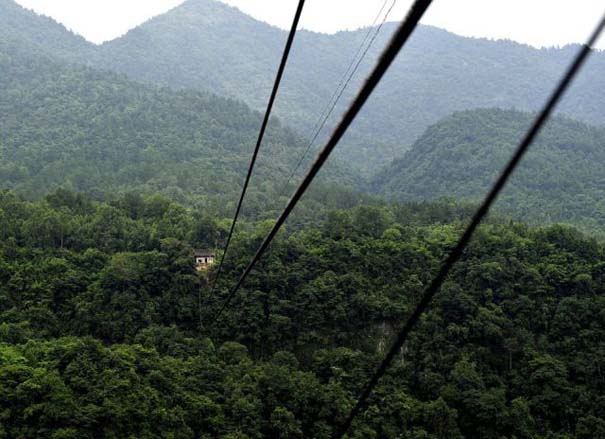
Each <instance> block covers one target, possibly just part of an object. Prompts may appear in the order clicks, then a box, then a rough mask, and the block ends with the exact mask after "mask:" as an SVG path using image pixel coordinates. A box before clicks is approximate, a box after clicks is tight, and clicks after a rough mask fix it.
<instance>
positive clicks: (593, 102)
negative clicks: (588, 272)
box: [0, 0, 605, 171]
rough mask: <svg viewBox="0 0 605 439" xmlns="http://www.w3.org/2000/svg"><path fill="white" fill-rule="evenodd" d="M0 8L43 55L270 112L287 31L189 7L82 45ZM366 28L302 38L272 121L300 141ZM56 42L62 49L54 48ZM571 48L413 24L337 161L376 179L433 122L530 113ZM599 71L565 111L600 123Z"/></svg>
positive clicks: (207, 2) (208, 5)
mask: <svg viewBox="0 0 605 439" xmlns="http://www.w3.org/2000/svg"><path fill="white" fill-rule="evenodd" d="M11 4H12V7H10V6H11ZM7 7H8V10H9V12H10V14H11V15H10V19H9V20H8V21H7V20H6V19H5V20H4V22H3V23H4V24H5V29H7V30H8V33H9V34H13V35H20V36H21V35H22V34H25V35H23V36H22V37H20V39H23V40H27V41H31V40H35V42H36V43H39V48H40V50H43V51H47V52H51V53H52V54H53V55H57V54H59V55H62V56H63V57H64V58H67V59H69V60H70V61H78V62H86V63H87V64H89V65H92V66H97V67H102V68H107V69H111V70H114V71H117V72H121V73H125V74H127V75H128V76H129V77H131V78H133V79H136V80H140V81H146V82H152V83H156V84H160V85H164V86H168V87H172V88H195V89H198V90H203V91H210V92H212V93H216V94H219V95H223V96H228V97H234V98H237V99H241V100H243V101H244V102H246V103H247V104H248V105H251V106H252V107H253V108H256V109H262V108H263V107H264V105H265V104H266V101H267V98H268V96H269V91H270V87H271V83H272V81H273V77H274V74H275V71H276V69H277V65H278V62H279V57H280V55H281V51H282V49H283V44H284V42H285V39H286V33H285V32H284V31H282V30H279V29H277V28H275V27H272V26H269V25H267V24H265V23H262V22H259V21H257V20H254V19H252V18H251V17H249V16H247V15H245V14H243V13H241V12H240V11H238V10H237V9H234V8H232V7H229V6H227V5H225V4H223V3H220V2H218V1H216V0H188V1H186V2H185V3H184V4H182V5H181V6H179V7H177V8H175V9H173V10H171V11H169V12H168V13H166V14H164V15H161V16H159V17H156V18H154V19H152V20H150V21H148V22H147V23H144V24H143V25H141V26H139V27H138V28H136V29H134V30H132V31H131V32H129V33H127V34H126V35H125V36H123V37H121V38H118V39H116V40H114V41H111V42H108V43H105V44H104V45H102V46H100V47H97V46H93V45H92V44H87V45H86V44H84V45H83V44H82V41H81V39H80V38H78V37H75V36H74V35H72V34H70V33H68V32H67V31H64V32H63V35H62V36H59V35H58V34H60V33H61V32H60V29H59V28H60V26H59V25H57V24H56V23H50V21H49V20H48V19H44V18H39V23H38V24H37V25H36V20H35V17H33V16H32V15H33V14H31V13H26V12H25V11H22V13H21V14H17V13H16V11H15V9H19V7H18V6H16V5H14V4H13V3H12V0H1V1H0V23H2V20H3V19H2V18H1V17H2V16H3V15H5V14H6V12H5V10H6V9H7ZM393 18H395V17H393ZM33 29H35V30H33ZM393 29H394V24H392V23H391V24H387V25H386V26H385V27H384V29H383V31H382V32H381V34H380V35H379V37H378V38H377V40H376V42H375V44H374V46H373V49H372V50H371V51H370V53H369V55H368V57H367V59H366V61H365V62H364V63H363V64H362V68H361V69H360V71H359V73H358V75H357V77H356V78H355V79H354V80H353V81H352V83H351V86H350V88H349V90H348V91H347V92H346V93H345V95H344V98H343V99H342V105H341V107H340V109H341V110H342V109H343V108H344V105H346V104H347V103H348V101H349V99H350V98H351V97H352V96H353V92H354V91H356V89H357V88H358V86H359V84H360V81H361V80H362V79H363V77H364V76H365V72H367V71H368V70H369V68H370V66H371V65H372V64H373V62H374V60H375V57H376V56H377V54H378V52H379V50H380V49H381V48H382V47H383V46H384V45H385V43H386V41H387V39H388V37H389V36H390V34H391V33H392V32H393ZM0 32H1V31H0ZM366 32H367V29H361V30H358V31H353V32H339V33H337V34H335V35H326V34H317V33H313V32H307V31H302V32H299V33H298V35H297V38H296V41H295V44H294V48H293V51H292V56H291V59H290V63H289V65H288V69H287V71H286V75H285V77H284V83H283V86H282V88H281V91H280V96H279V99H278V101H277V106H276V115H278V116H279V117H281V118H282V120H284V122H285V124H286V125H289V126H292V127H294V128H296V129H297V130H298V131H299V133H300V134H302V135H303V136H307V137H308V134H309V132H310V130H311V127H312V126H313V125H314V124H315V121H316V119H317V118H318V117H319V114H320V112H321V111H322V109H323V108H324V106H325V104H326V100H327V99H328V97H329V96H331V95H332V92H333V90H334V88H335V87H336V85H337V84H338V82H339V79H340V77H341V75H342V73H343V72H344V70H345V69H346V68H347V66H348V64H349V61H350V59H351V58H352V56H353V54H354V53H355V51H356V50H357V48H358V46H359V44H360V43H361V41H362V40H363V38H364V36H365V35H366ZM53 41H59V42H61V43H60V44H59V47H58V48H57V47H55V46H56V45H57V44H58V43H57V44H54V43H53V44H51V43H52V42H53ZM575 49H576V48H575V47H565V48H562V49H543V50H538V49H534V48H531V47H529V46H525V45H521V44H517V43H513V42H510V41H490V40H486V39H474V38H463V37H459V36H456V35H453V34H451V33H449V32H446V31H443V30H440V29H437V28H433V27H426V26H424V27H420V28H419V29H418V30H417V32H416V33H415V34H414V36H413V38H412V40H411V41H410V44H409V45H408V46H407V47H406V49H405V50H404V52H403V53H402V54H401V55H400V57H399V59H398V60H397V61H396V62H395V64H394V65H393V67H392V68H391V71H390V72H389V73H388V74H387V76H386V77H385V79H384V81H383V82H382V84H381V85H380V87H379V88H378V90H377V92H376V93H375V94H374V96H373V97H372V99H371V100H370V102H369V103H368V105H367V107H366V109H365V110H364V112H363V113H362V114H361V115H360V117H359V118H358V120H357V121H356V123H355V124H354V126H353V127H352V129H351V132H350V134H349V135H348V136H347V137H346V138H345V139H344V142H343V144H342V145H341V146H340V147H339V148H338V149H337V152H336V153H337V154H339V155H340V156H341V157H345V158H346V160H347V161H348V162H350V163H351V164H353V165H355V166H357V167H359V168H361V169H363V170H365V171H376V170H377V169H378V168H379V167H380V166H381V165H383V164H386V163H388V162H389V161H390V160H391V159H393V158H397V157H399V156H401V154H402V153H403V152H404V151H405V149H406V148H407V146H408V145H410V144H411V143H412V142H413V141H415V140H416V138H417V137H419V136H420V135H421V134H422V133H423V131H424V130H425V129H426V128H427V127H428V126H429V125H431V124H433V123H435V122H437V121H439V120H440V119H442V118H444V117H446V116H448V115H449V114H451V113H453V112H454V111H460V110H466V109H474V108H478V107H502V108H510V107H514V108H518V109H522V110H535V109H537V108H538V106H539V105H540V104H541V103H542V102H543V101H544V99H545V97H546V95H547V93H548V92H549V90H550V88H551V86H552V85H553V84H554V82H555V81H556V80H557V78H558V77H559V76H560V73H561V72H562V71H563V69H564V67H565V65H566V63H567V62H568V61H569V60H570V58H571V56H572V54H573V52H574V51H575ZM603 71H605V54H603V53H599V54H597V55H595V56H593V57H592V58H591V60H590V61H589V63H588V65H587V66H586V68H585V70H584V71H583V73H582V75H581V77H580V78H578V81H577V82H576V84H575V85H574V87H573V90H571V92H570V93H569V94H568V97H567V98H566V100H565V102H563V103H562V105H561V107H560V108H561V111H562V112H563V113H565V114H567V115H569V116H572V117H574V118H577V119H580V120H583V121H585V122H588V123H591V124H597V125H600V124H604V123H605V118H604V116H603V115H604V114H605V75H602V72H603ZM336 120H337V117H335V118H334V119H333V122H335V121H336ZM328 132H329V130H326V134H327V133H328Z"/></svg>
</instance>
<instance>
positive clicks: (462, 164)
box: [373, 110, 605, 233]
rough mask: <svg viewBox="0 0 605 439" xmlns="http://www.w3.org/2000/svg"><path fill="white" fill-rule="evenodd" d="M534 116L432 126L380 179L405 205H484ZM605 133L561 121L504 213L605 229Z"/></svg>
mask: <svg viewBox="0 0 605 439" xmlns="http://www.w3.org/2000/svg"><path fill="white" fill-rule="evenodd" d="M533 117H534V116H533V115H531V114H527V113H522V112H518V111H504V110H476V111H467V112H461V113H455V114H454V115H452V116H451V117H448V118H446V119H445V120H443V121H441V122H439V123H437V124H436V125H433V126H431V127H430V128H429V129H428V130H427V131H426V132H425V133H424V134H423V135H422V137H420V139H419V140H418V141H417V142H416V143H415V144H414V145H413V147H412V149H411V150H410V151H409V152H407V153H406V154H405V155H404V156H403V157H402V158H401V159H399V160H395V161H394V162H393V163H392V164H391V165H390V166H388V167H387V168H385V169H384V170H383V171H382V172H381V173H380V174H379V175H378V176H377V177H376V178H375V180H374V183H373V186H374V190H375V191H376V192H377V193H381V194H383V195H386V196H390V197H391V198H395V199H398V200H430V199H436V198H440V197H452V198H455V199H464V200H470V201H477V200H479V199H481V198H482V197H483V196H484V194H485V193H486V191H487V189H488V188H489V187H490V186H491V184H493V181H494V180H495V178H496V176H497V175H498V173H499V172H500V170H501V169H502V168H503V167H504V165H505V164H506V162H507V160H508V158H509V157H510V155H511V153H512V151H513V148H514V147H516V145H517V144H518V143H519V141H520V140H521V138H522V136H523V135H524V133H525V131H526V130H527V129H528V127H529V125H530V124H531V122H532V119H533ZM603 169H605V129H598V128H594V127H590V126H587V125H584V124H582V123H580V122H575V121H573V120H571V119H567V118H563V117H557V118H554V119H552V120H551V121H550V122H549V123H548V126H547V127H546V128H545V129H544V130H543V132H542V133H541V135H540V137H539V138H538V140H537V141H536V143H535V144H534V145H533V146H532V149H531V150H530V152H529V153H528V154H527V156H526V157H525V159H524V161H523V163H522V164H521V166H519V169H518V170H517V171H516V172H515V175H514V176H513V177H512V179H511V182H510V184H509V186H508V187H507V188H506V190H505V192H504V193H503V195H502V197H501V198H500V200H499V202H498V205H497V207H498V208H499V209H500V211H502V212H506V213H507V214H510V215H512V216H514V217H515V218H518V219H521V220H524V221H528V222H533V223H541V224H544V223H547V224H548V223H553V222H565V223H571V224H576V225H579V226H582V227H583V228H585V229H587V230H590V231H591V232H597V233H602V232H603V230H604V227H605V173H604V172H603Z"/></svg>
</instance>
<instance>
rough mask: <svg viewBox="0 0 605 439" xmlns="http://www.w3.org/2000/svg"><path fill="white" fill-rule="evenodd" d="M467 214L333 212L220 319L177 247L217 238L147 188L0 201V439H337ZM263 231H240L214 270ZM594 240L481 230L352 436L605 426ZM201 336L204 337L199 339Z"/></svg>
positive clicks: (545, 433)
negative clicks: (106, 198) (107, 196)
mask: <svg viewBox="0 0 605 439" xmlns="http://www.w3.org/2000/svg"><path fill="white" fill-rule="evenodd" d="M467 213H468V209H467V208H465V207H456V206H455V205H443V204H418V205H402V206H393V207H392V208H389V209H386V208H384V209H381V208H372V207H359V208H356V209H354V210H351V211H333V212H331V213H329V214H328V215H327V219H326V220H325V221H322V222H320V223H318V224H317V226H316V227H308V228H306V229H304V230H298V231H296V230H291V231H290V232H289V233H286V234H285V235H283V236H282V237H281V238H280V239H279V241H278V242H277V243H276V244H275V245H274V246H273V248H272V251H271V253H270V255H269V256H268V258H266V259H265V261H264V262H263V264H261V266H260V267H259V269H258V270H257V271H256V272H255V273H254V275H253V276H252V277H251V278H250V281H249V282H248V283H247V285H246V287H245V289H244V290H243V291H242V294H241V296H239V297H238V299H237V300H235V301H234V306H233V307H232V308H230V309H229V310H228V312H227V313H226V314H225V318H224V319H223V320H221V322H220V324H219V325H218V326H216V327H214V328H210V332H209V333H207V334H200V333H199V331H198V317H199V316H198V313H197V311H198V299H201V310H202V320H203V321H208V319H209V317H210V316H211V315H212V313H213V310H215V309H216V306H217V305H218V303H219V300H220V299H221V298H222V297H223V296H224V295H225V293H226V291H225V289H224V288H221V289H220V290H219V292H218V293H217V296H216V297H211V296H209V292H208V289H207V287H206V286H205V279H204V277H203V276H200V275H198V274H196V272H195V271H194V269H193V261H192V250H191V246H207V245H213V243H214V242H215V241H216V240H217V239H221V238H223V237H224V228H223V227H221V226H220V225H219V224H217V223H216V222H214V221H213V220H211V219H208V218H203V217H201V216H200V215H199V214H198V213H195V212H192V211H189V210H186V209H185V208H183V207H181V206H179V205H178V204H175V203H173V202H170V201H168V200H167V199H165V198H162V197H159V196H153V197H148V198H141V197H137V196H128V197H125V198H122V199H119V200H116V201H115V202H114V203H112V204H111V205H109V204H102V203H98V202H93V201H91V200H89V199H87V198H85V197H83V196H81V195H76V194H73V193H69V192H65V191H59V192H57V193H54V194H52V195H50V196H48V197H46V198H45V199H43V200H40V201H38V202H36V203H35V204H30V203H28V202H23V201H20V200H19V199H17V198H16V197H15V196H13V195H12V194H10V193H2V194H1V195H0V234H1V236H0V238H1V240H0V437H2V438H17V437H24V438H25V437H27V438H32V439H34V438H99V437H102V438H126V437H137V438H211V437H220V438H261V437H276V438H303V437H305V438H329V437H330V433H331V430H332V427H333V425H334V424H335V423H336V422H339V421H340V420H342V417H343V416H344V414H345V413H346V411H347V409H349V408H350V406H351V404H352V402H353V401H354V397H355V396H356V395H357V393H358V391H359V390H360V385H361V383H362V382H364V381H365V380H366V379H367V377H368V374H369V373H370V372H371V370H372V369H373V367H374V366H375V365H376V362H377V361H378V359H379V357H380V355H381V353H382V350H383V349H384V347H385V345H386V343H388V340H389V337H390V334H391V333H392V331H393V330H394V329H395V328H397V326H398V325H399V324H400V323H401V321H402V317H403V316H405V315H406V313H407V312H408V311H409V309H410V307H411V306H412V305H413V303H414V302H415V300H417V298H418V295H419V293H420V292H421V290H422V287H423V286H424V285H425V284H426V282H427V281H428V280H429V278H430V276H431V274H432V273H434V271H435V269H436V267H437V266H438V264H439V261H440V260H441V259H442V257H443V255H444V251H445V249H447V248H448V247H450V246H451V245H452V243H453V241H454V240H455V238H456V236H457V234H458V233H459V232H460V229H461V224H462V222H461V221H463V219H464V218H465V217H466V215H467ZM265 228H266V227H265V226H264V225H262V224H259V225H257V226H254V225H252V224H248V225H246V227H244V228H243V229H241V232H240V233H239V234H238V236H237V241H236V243H237V245H236V248H234V251H233V253H232V254H233V255H234V256H235V259H234V260H231V261H230V262H229V264H228V265H227V267H226V268H227V274H228V275H229V276H228V277H227V278H226V279H232V278H233V277H235V275H236V274H237V273H238V272H239V270H241V268H242V266H243V264H244V263H245V262H246V261H247V258H248V257H249V256H250V254H251V252H252V250H253V249H254V248H255V246H256V245H257V244H258V239H259V237H260V236H261V235H262V234H263V230H264V229H265ZM604 252H605V249H604V248H603V246H602V245H600V244H597V243H596V242H594V241H591V240H589V239H586V238H584V237H583V236H582V235H580V234H579V233H578V232H575V231H574V230H572V229H568V228H565V227H561V226H557V227H551V228H548V229H544V230H532V229H528V228H527V227H526V226H522V225H517V224H509V225H504V224H497V223H491V224H489V225H486V226H484V227H483V228H482V229H481V230H480V232H479V234H478V236H477V238H476V239H475V240H474V242H473V244H472V245H471V247H470V248H469V249H468V251H467V252H466V254H465V256H464V259H463V261H462V262H461V263H460V265H458V266H457V268H456V269H455V270H454V272H453V273H452V276H451V277H450V279H449V280H448V282H447V284H446V285H445V286H444V288H443V291H442V292H441V294H440V295H439V297H438V299H437V301H436V304H435V306H434V307H433V309H432V310H431V312H430V313H429V314H428V315H427V316H426V317H425V318H424V319H423V320H422V322H421V325H420V326H419V328H418V332H416V333H415V334H414V336H413V337H412V339H411V342H410V344H409V345H408V346H407V347H406V349H405V351H404V352H402V354H401V356H400V358H398V361H397V362H396V364H395V366H394V367H393V369H392V370H391V371H390V373H389V375H388V377H387V378H386V380H385V381H384V382H383V383H382V385H381V386H380V388H379V389H378V392H377V393H376V395H375V396H374V397H373V399H372V401H371V405H370V408H369V410H368V412H367V413H366V414H365V415H364V416H363V417H361V418H360V419H359V421H358V422H357V423H356V425H355V426H354V428H353V430H352V431H353V434H352V436H351V437H355V438H359V439H361V438H372V437H374V438H410V439H411V438H414V439H421V438H422V439H433V438H434V439H437V438H439V439H444V438H452V439H453V438H494V439H495V438H509V439H512V438H517V439H520V438H536V439H537V438H539V439H547V438H548V439H554V438H557V439H571V438H574V439H597V438H603V437H604V435H605V420H604V418H605V413H604V412H603V410H604V408H605V399H604V396H603V395H605V377H604V376H603V369H604V368H605V344H604V343H605V341H604V340H605V314H604V313H603V310H604V309H605V295H604V293H605V291H604V286H605V263H604V262H603V259H604V256H605V253H604ZM206 335H208V336H209V337H208V338H207V337H206Z"/></svg>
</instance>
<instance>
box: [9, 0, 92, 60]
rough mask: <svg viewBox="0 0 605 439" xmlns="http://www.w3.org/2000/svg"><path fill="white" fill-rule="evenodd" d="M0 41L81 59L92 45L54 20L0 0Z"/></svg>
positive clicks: (11, 1)
mask: <svg viewBox="0 0 605 439" xmlns="http://www.w3.org/2000/svg"><path fill="white" fill-rule="evenodd" d="M0 42H1V43H3V44H8V43H11V44H18V45H19V46H20V47H27V48H28V49H29V50H31V51H34V52H37V53H38V54H41V55H52V56H60V57H63V58H68V59H71V60H74V61H77V60H79V61H83V62H85V61H86V60H87V58H88V56H89V54H91V52H92V51H93V50H94V46H93V45H92V44H91V43H89V42H87V41H86V40H85V39H84V38H82V37H81V36H78V35H76V34H74V33H72V32H70V31H68V30H67V29H65V27H64V26H63V25H61V24H59V23H57V22H56V21H55V20H53V19H51V18H48V17H44V16H41V15H38V14H36V13H35V12H33V11H29V10H26V9H24V8H22V7H21V6H20V5H18V4H17V3H15V2H14V1H13V0H0Z"/></svg>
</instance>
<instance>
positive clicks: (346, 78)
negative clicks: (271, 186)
mask: <svg viewBox="0 0 605 439" xmlns="http://www.w3.org/2000/svg"><path fill="white" fill-rule="evenodd" d="M387 3H388V0H385V2H384V3H383V4H382V7H381V8H380V11H379V12H378V15H376V18H374V21H373V22H372V24H371V26H370V28H369V29H368V32H367V33H366V36H365V38H364V39H363V41H362V42H361V45H360V46H359V48H358V49H357V52H356V53H355V56H354V57H353V59H351V62H350V64H349V67H347V70H346V71H345V72H344V74H343V76H342V78H341V79H340V82H339V84H338V86H337V87H336V89H335V90H334V93H333V94H332V97H331V98H330V100H329V101H328V103H327V105H326V107H325V108H324V110H323V111H322V112H321V115H320V117H319V119H318V120H317V122H316V123H315V126H314V128H313V130H312V131H311V133H313V135H312V136H311V137H310V138H311V140H310V141H309V143H308V144H307V148H306V149H305V151H304V152H303V154H302V155H301V156H300V158H299V159H298V162H297V163H296V166H294V170H293V171H292V172H291V173H290V176H289V177H288V179H287V180H286V183H285V184H284V185H283V187H282V190H281V192H280V194H279V195H278V197H277V200H278V201H279V199H280V198H281V197H282V196H283V195H285V192H286V191H287V190H288V186H289V185H290V182H291V181H292V179H293V178H294V176H295V175H296V173H297V172H298V169H299V168H300V167H301V165H302V163H303V161H304V159H305V158H306V157H307V154H308V153H309V151H310V150H311V147H312V146H313V145H314V144H315V141H316V140H317V138H318V137H319V135H320V134H321V132H322V131H323V129H324V127H325V126H326V123H327V122H328V120H329V119H330V116H331V115H332V113H333V112H334V110H335V108H336V105H338V102H339V101H340V99H341V98H342V96H343V94H344V92H345V90H346V89H347V87H348V86H349V83H350V82H351V80H352V79H353V76H355V73H357V70H359V67H360V66H361V63H362V62H363V60H364V59H365V57H366V55H367V54H368V52H369V50H370V48H371V47H372V45H373V44H374V41H375V40H376V38H377V37H378V35H379V34H380V31H381V30H382V28H383V26H384V24H385V23H386V21H387V19H388V18H389V15H391V12H392V11H393V8H394V7H395V4H396V3H397V0H393V2H392V3H391V6H390V7H389V9H388V10H387V12H386V14H385V15H384V17H383V18H382V21H381V23H380V25H379V26H378V27H376V28H374V26H375V25H376V23H377V22H378V19H379V18H380V16H381V15H382V11H384V8H385V7H386V5H387ZM372 33H373V35H372ZM370 37H371V38H370ZM368 41H369V43H368ZM366 43H368V45H367V46H366ZM364 47H365V50H364ZM360 55H361V57H360V58H359V56H360ZM358 58H359V59H358ZM351 69H352V70H351ZM326 112H327V113H326Z"/></svg>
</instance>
